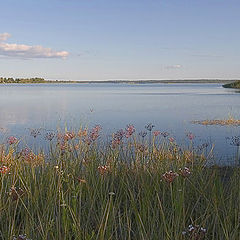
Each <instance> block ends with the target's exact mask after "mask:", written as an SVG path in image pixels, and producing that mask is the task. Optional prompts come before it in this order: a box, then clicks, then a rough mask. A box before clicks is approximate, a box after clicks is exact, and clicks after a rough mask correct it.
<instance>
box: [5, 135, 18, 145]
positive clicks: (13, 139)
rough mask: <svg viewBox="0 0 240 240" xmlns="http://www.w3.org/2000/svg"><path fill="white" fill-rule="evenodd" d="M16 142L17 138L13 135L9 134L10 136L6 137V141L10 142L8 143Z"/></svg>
mask: <svg viewBox="0 0 240 240" xmlns="http://www.w3.org/2000/svg"><path fill="white" fill-rule="evenodd" d="M17 142H18V140H17V138H16V137H14V136H10V137H8V139H7V143H8V144H10V145H12V144H15V143H17Z"/></svg>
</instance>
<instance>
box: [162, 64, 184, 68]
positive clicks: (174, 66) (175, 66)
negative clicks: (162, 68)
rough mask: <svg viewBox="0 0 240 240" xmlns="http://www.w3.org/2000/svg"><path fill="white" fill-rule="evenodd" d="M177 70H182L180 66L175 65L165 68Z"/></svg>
mask: <svg viewBox="0 0 240 240" xmlns="http://www.w3.org/2000/svg"><path fill="white" fill-rule="evenodd" d="M179 68H182V65H180V64H175V65H169V66H166V69H179Z"/></svg>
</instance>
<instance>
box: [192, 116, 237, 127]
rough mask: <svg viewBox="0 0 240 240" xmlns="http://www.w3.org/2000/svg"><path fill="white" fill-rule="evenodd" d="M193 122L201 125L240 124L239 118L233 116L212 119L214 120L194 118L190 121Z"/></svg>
mask: <svg viewBox="0 0 240 240" xmlns="http://www.w3.org/2000/svg"><path fill="white" fill-rule="evenodd" d="M192 123H194V124H201V125H206V126H207V125H220V126H240V119H234V118H233V117H229V118H228V119H222V120H220V119H214V120H209V119H206V120H194V121H192Z"/></svg>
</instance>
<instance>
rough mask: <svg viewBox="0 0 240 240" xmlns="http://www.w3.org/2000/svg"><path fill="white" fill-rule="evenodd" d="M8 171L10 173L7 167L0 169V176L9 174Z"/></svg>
mask: <svg viewBox="0 0 240 240" xmlns="http://www.w3.org/2000/svg"><path fill="white" fill-rule="evenodd" d="M9 171H10V168H9V167H7V166H2V167H0V173H1V174H7V173H9Z"/></svg>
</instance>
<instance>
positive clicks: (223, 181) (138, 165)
mask: <svg viewBox="0 0 240 240" xmlns="http://www.w3.org/2000/svg"><path fill="white" fill-rule="evenodd" d="M153 127H154V126H152V125H147V126H146V132H141V133H140V135H138V134H136V132H135V128H134V127H133V126H132V125H129V126H127V128H126V129H124V130H120V131H118V132H116V133H114V134H113V135H112V140H111V142H109V143H106V142H105V143H103V141H101V139H100V137H101V133H100V131H101V128H100V127H99V126H96V127H95V128H93V129H87V128H85V129H80V130H79V131H76V132H73V131H71V132H69V131H66V132H62V133H60V132H58V133H56V134H55V133H52V134H46V141H49V145H50V146H51V147H50V149H51V150H50V152H49V153H47V152H46V153H43V152H38V153H36V152H33V151H32V150H30V149H25V148H24V149H19V147H18V144H19V141H18V140H17V139H15V138H13V137H11V138H8V141H7V143H5V144H3V145H1V151H0V239H14V236H15V239H34V240H35V239H37V240H38V239H46V240H47V239H51V240H52V239H53V240H54V239H55V240H59V239H64V240H65V239H104V240H105V239H143V240H146V239H169V240H173V239H174V240H175V239H177V240H178V239H196V240H197V239H229V240H233V239H240V226H239V225H240V223H239V219H240V193H239V183H240V181H239V180H240V178H239V173H240V170H239V168H237V167H235V168H230V167H225V168H223V167H209V166H208V167H207V166H206V160H207V159H206V154H207V150H206V149H205V148H204V149H200V150H194V147H193V139H194V135H193V134H192V133H188V134H187V138H188V140H189V145H188V146H185V147H182V146H179V145H178V144H177V143H176V141H175V140H174V138H172V137H171V136H169V134H168V133H167V132H163V133H161V132H160V131H153ZM24 234H26V235H24Z"/></svg>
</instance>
